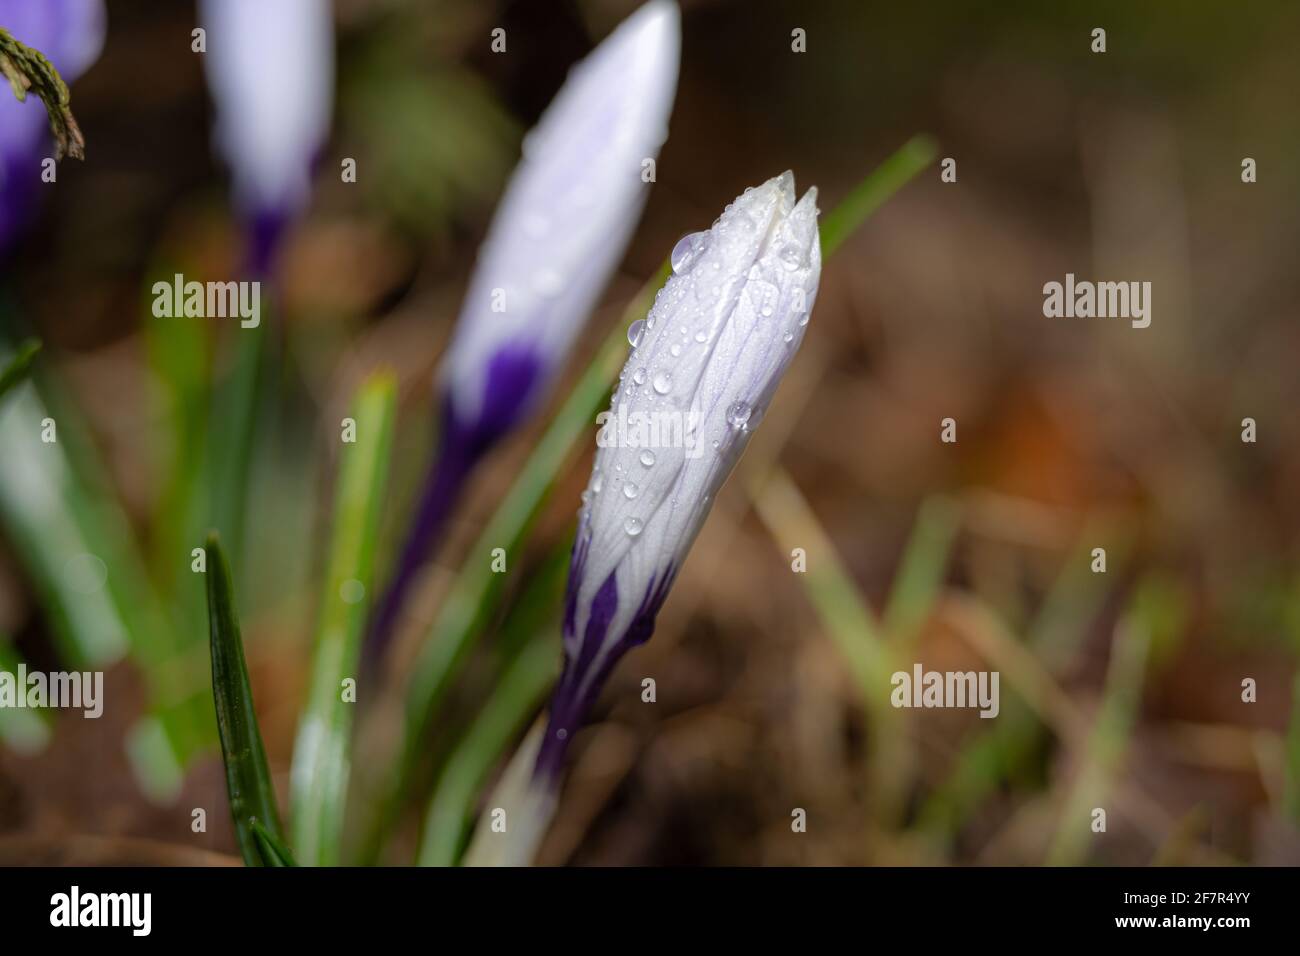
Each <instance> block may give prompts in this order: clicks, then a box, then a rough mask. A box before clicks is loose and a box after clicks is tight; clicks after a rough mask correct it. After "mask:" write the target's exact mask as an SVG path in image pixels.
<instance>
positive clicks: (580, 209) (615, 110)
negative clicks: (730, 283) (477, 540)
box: [369, 0, 680, 655]
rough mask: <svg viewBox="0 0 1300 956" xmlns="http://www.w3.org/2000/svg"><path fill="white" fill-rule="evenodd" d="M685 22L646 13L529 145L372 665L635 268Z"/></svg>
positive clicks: (626, 25)
mask: <svg viewBox="0 0 1300 956" xmlns="http://www.w3.org/2000/svg"><path fill="white" fill-rule="evenodd" d="M679 20H680V18H679V14H678V10H677V6H676V4H675V3H673V2H671V0H652V2H650V3H647V4H645V5H644V6H642V7H641V8H640V9H639V10H637V12H636V13H634V14H633V15H632V16H630V17H629V18H628V19H627V20H625V21H624V22H623V23H622V24H620V25H619V26H618V28H617V29H616V30H614V32H613V33H611V34H610V35H609V37H607V38H606V39H605V40H604V42H602V43H601V44H600V46H598V47H597V48H596V49H595V50H594V51H593V52H592V53H591V54H590V55H589V56H588V57H587V58H586V59H585V60H583V61H582V62H581V63H579V64H578V65H577V66H575V67H574V68H573V70H572V72H571V73H570V74H569V78H568V79H567V81H566V82H565V84H564V86H563V88H562V89H561V90H560V92H559V93H558V94H557V95H556V97H555V99H554V101H552V103H551V105H550V106H549V107H548V108H547V110H546V113H545V115H544V116H543V117H542V118H541V121H540V122H539V123H538V125H537V127H536V128H535V129H534V130H533V131H532V132H531V133H529V134H528V136H527V137H526V138H525V140H524V155H523V159H522V160H521V162H520V164H519V166H518V168H517V169H516V170H515V173H514V176H513V177H512V179H511V181H510V184H509V186H508V188H507V190H506V194H505V197H504V198H503V199H502V200H501V204H500V206H499V207H498V209H497V212H496V215H495V216H494V218H493V221H492V226H491V229H490V230H489V232H488V236H487V239H486V241H485V242H484V245H483V248H482V250H481V252H480V256H479V262H478V266H477V268H476V269H475V272H474V276H473V279H472V280H471V282H470V286H469V290H468V292H467V294H466V297H465V302H464V304H463V306H462V308H461V312H460V317H459V319H458V321H457V323H456V329H455V333H454V335H453V338H452V342H451V345H450V347H449V349H448V351H447V354H446V356H445V358H444V359H443V363H442V368H441V371H440V375H439V385H438V391H439V394H440V396H441V403H442V409H441V413H442V431H441V435H440V438H439V448H438V457H437V459H436V460H435V462H434V464H433V467H432V468H431V470H430V473H429V476H428V478H427V480H426V482H425V486H424V492H423V495H422V498H421V501H420V504H419V508H418V511H417V514H416V517H415V520H414V522H413V524H412V527H411V532H410V534H409V536H408V538H407V542H406V546H405V548H404V550H403V553H402V555H401V558H400V560H399V563H398V565H397V571H396V575H395V577H394V580H393V582H392V584H391V585H390V587H389V590H388V593H387V594H386V595H385V598H384V600H383V601H382V602H381V603H380V605H379V607H378V610H377V613H376V616H375V619H374V626H373V627H372V632H371V633H372V637H371V642H370V648H369V649H370V653H371V654H372V655H374V654H378V653H379V652H380V651H381V650H382V647H383V645H384V644H385V643H386V641H387V639H388V637H389V636H390V635H391V632H392V629H393V625H394V623H395V621H396V617H397V614H398V612H399V611H400V609H401V604H402V600H403V597H404V595H405V591H406V589H407V587H408V585H409V584H410V582H411V580H412V578H413V576H414V574H415V571H416V570H417V569H418V568H419V566H420V565H421V564H422V563H423V561H424V560H425V559H426V558H427V557H428V554H429V552H430V550H431V549H432V547H433V545H434V542H435V541H436V540H437V538H438V536H439V534H440V532H441V529H442V525H443V523H444V521H445V519H446V517H447V514H448V512H449V511H450V509H451V506H452V504H453V502H454V501H455V499H456V497H457V495H458V492H459V490H460V487H461V485H462V484H463V483H464V481H465V478H466V476H467V475H468V473H469V471H470V469H471V468H472V467H473V465H474V464H475V463H476V462H477V461H478V459H479V458H480V457H481V456H482V455H483V453H484V452H485V451H486V450H487V449H488V448H490V447H491V446H492V445H493V444H495V443H496V442H497V441H498V440H499V439H500V438H501V437H502V436H503V435H505V434H506V433H507V432H509V431H510V430H511V429H512V428H514V427H515V426H516V425H518V424H519V423H520V422H521V421H523V420H524V419H525V418H526V417H527V416H528V415H529V414H530V413H531V412H533V411H534V410H535V409H536V407H537V405H538V403H539V402H540V401H541V399H542V398H543V397H544V396H545V395H546V394H547V392H548V390H549V387H550V385H551V384H552V382H553V380H554V378H555V376H556V374H557V373H558V372H559V371H560V369H561V368H563V366H564V363H565V361H566V359H567V358H568V356H569V353H570V351H571V349H572V346H573V343H574V340H575V339H576V338H577V336H578V334H579V333H580V332H581V330H582V328H583V327H584V325H585V324H586V321H587V318H588V316H589V315H590V313H591V310H592V308H593V307H594V305H595V303H596V300H597V298H598V297H599V296H600V294H601V292H602V290H603V289H604V288H605V285H606V284H607V283H608V281H609V278H610V275H611V274H612V273H613V271H614V269H615V268H616V267H617V266H618V263H619V261H620V259H621V258H622V256H623V252H624V249H625V248H626V246H627V243H628V240H629V239H630V238H631V236H632V232H633V230H634V229H635V228H636V224H637V221H638V219H639V218H640V214H641V209H642V207H643V206H644V204H645V201H646V198H647V195H648V193H649V190H648V188H647V187H648V183H647V182H646V180H645V179H643V172H644V170H645V169H646V168H647V167H646V165H645V164H646V163H647V161H653V160H654V159H655V158H656V157H657V155H658V152H659V147H660V146H661V145H662V144H663V141H664V140H665V139H666V138H667V126H668V116H669V114H670V112H671V110H672V102H673V95H674V93H675V92H676V88H677V65H678V53H679V47H680V22H679Z"/></svg>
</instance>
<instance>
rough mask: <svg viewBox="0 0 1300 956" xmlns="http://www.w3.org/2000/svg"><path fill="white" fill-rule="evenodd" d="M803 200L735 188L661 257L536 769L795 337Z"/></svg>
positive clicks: (575, 585) (721, 470) (676, 565)
mask: <svg viewBox="0 0 1300 956" xmlns="http://www.w3.org/2000/svg"><path fill="white" fill-rule="evenodd" d="M816 202H817V191H816V189H810V190H808V192H807V193H806V194H805V195H804V197H803V198H802V199H801V200H799V201H798V202H796V201H795V192H794V177H793V176H792V175H791V174H790V173H788V172H787V173H784V174H782V175H781V176H778V177H776V178H775V179H771V180H768V181H767V182H766V183H764V184H763V185H762V186H759V187H757V188H756V189H749V190H746V191H745V193H744V194H743V195H742V196H740V197H739V198H737V199H736V201H735V202H734V203H732V204H731V205H729V206H728V207H727V208H726V211H725V212H723V214H722V216H721V217H720V218H719V219H718V220H717V221H716V222H715V223H714V224H713V227H712V228H711V229H709V230H708V231H707V232H700V233H695V234H693V235H689V236H687V237H685V238H684V239H682V240H681V242H679V243H678V244H677V247H676V248H675V249H674V250H673V254H672V265H673V273H674V274H673V275H672V277H671V278H670V279H669V280H668V283H667V285H666V286H664V288H663V290H662V291H661V292H660V293H659V297H658V298H657V299H656V301H655V305H654V307H653V308H652V309H651V310H650V314H649V316H648V317H647V318H646V319H645V322H644V325H643V327H642V328H640V329H637V328H634V329H633V332H632V336H631V337H632V338H633V340H634V348H633V351H632V353H631V355H630V356H629V357H628V361H627V365H626V366H625V367H624V369H623V373H622V375H621V376H620V384H619V387H618V389H617V390H616V391H615V394H614V401H613V405H612V407H611V414H610V419H609V421H610V422H626V423H628V427H626V428H621V429H613V434H611V426H610V424H606V427H605V429H604V431H603V437H604V439H605V440H603V441H602V442H601V444H602V447H601V448H600V450H599V451H598V453H597V455H596V464H595V469H594V470H593V472H592V476H591V481H590V483H589V484H588V486H587V490H586V492H584V494H583V508H582V511H581V513H580V518H579V524H578V536H577V540H576V541H575V544H574V551H573V559H572V562H571V566H570V572H569V587H568V595H567V600H566V608H565V620H564V655H565V667H564V673H563V676H562V677H561V679H560V683H559V686H558V687H557V689H556V692H555V697H554V699H553V701H552V707H551V715H550V724H549V726H548V727H547V730H546V735H545V737H544V738H543V741H542V745H541V750H540V755H539V758H538V761H537V774H538V776H539V777H550V778H552V779H555V778H558V774H559V770H560V765H561V761H562V758H563V753H564V750H565V741H566V740H568V739H570V738H571V737H572V735H573V733H574V731H576V730H577V728H578V726H579V725H580V724H581V722H582V720H583V718H584V716H585V714H586V711H587V709H588V708H589V706H590V705H591V703H592V702H593V701H594V699H595V697H596V695H597V693H598V692H599V690H600V687H601V685H602V684H603V682H604V679H605V677H606V676H607V675H608V674H609V672H610V670H611V669H612V668H613V666H614V664H615V663H616V662H617V660H618V659H619V657H621V656H622V655H623V653H624V652H626V651H627V650H628V648H630V647H632V646H634V645H636V644H639V643H641V642H643V641H645V640H646V639H647V638H649V636H650V634H651V632H652V631H653V629H654V619H655V615H656V613H657V612H658V610H659V608H660V606H661V605H662V604H663V601H664V598H665V597H666V596H667V594H668V589H669V587H670V586H671V585H672V582H673V578H674V577H675V576H676V574H677V572H678V571H679V570H680V569H681V566H682V563H683V562H684V561H685V559H686V554H687V552H688V551H689V550H690V548H691V544H692V543H693V542H694V540H695V536H696V535H697V534H698V533H699V530H700V527H701V526H702V525H703V524H704V519H705V518H706V517H707V516H708V513H709V509H710V508H711V507H712V505H713V500H714V497H715V496H716V495H717V492H718V489H719V488H720V487H721V486H722V483H723V482H724V481H726V479H727V476H728V475H729V474H730V473H731V470H732V469H733V468H734V467H735V464H736V461H737V460H738V459H739V458H740V455H741V453H742V452H743V451H744V449H745V446H746V445H747V444H748V442H749V439H750V436H751V435H752V434H753V431H754V428H755V427H756V426H757V424H758V423H759V422H760V421H761V420H762V418H763V415H764V413H765V412H766V410H767V407H768V404H769V403H770V402H771V400H772V395H773V393H774V392H775V391H776V387H777V385H778V383H779V382H780V381H781V377H782V375H784V374H785V370H786V368H787V367H788V366H789V364H790V360H791V359H792V358H793V357H794V353H795V351H796V350H797V349H798V348H799V343H800V342H801V341H802V340H803V335H804V330H805V328H806V326H807V323H808V316H809V313H810V312H811V310H812V306H813V300H814V298H815V297H816V295H817V283H818V279H819V277H820V275H821V247H820V244H819V241H818V232H817V206H816Z"/></svg>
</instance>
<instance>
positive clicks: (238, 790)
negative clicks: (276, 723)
mask: <svg viewBox="0 0 1300 956" xmlns="http://www.w3.org/2000/svg"><path fill="white" fill-rule="evenodd" d="M206 551H207V561H208V565H207V574H206V577H207V590H208V633H209V641H210V644H211V650H212V696H213V700H214V701H215V703H216V711H217V732H218V735H219V736H220V738H221V758H222V760H223V761H224V763H225V766H226V793H227V795H228V796H229V797H230V813H231V816H232V818H233V819H234V823H235V838H236V840H237V841H238V843H239V850H240V852H241V853H242V854H243V857H244V863H245V864H247V865H248V866H264V865H265V864H266V858H265V856H264V854H263V849H262V844H261V842H259V840H258V837H257V832H256V831H257V827H258V825H259V824H260V825H261V826H262V827H264V828H265V829H266V831H267V832H269V833H270V834H271V835H272V836H273V837H274V838H275V839H276V840H279V841H281V842H283V838H282V831H281V828H280V813H279V810H278V808H277V806H276V802H275V789H274V787H272V785H271V773H270V771H269V769H268V768H267V763H266V751H265V749H264V748H263V746H262V734H261V732H260V731H259V730H258V727H257V713H256V711H255V709H254V707H253V691H252V688H251V687H250V686H249V683H248V668H247V666H246V665H245V663H244V643H243V639H242V638H241V637H240V633H239V620H238V618H237V616H236V614H235V602H234V594H233V588H232V586H231V583H230V568H229V566H228V565H227V564H226V556H225V554H224V553H222V550H221V542H220V540H219V539H218V537H217V535H216V533H215V532H213V533H212V534H210V535H209V536H208V542H207V548H206Z"/></svg>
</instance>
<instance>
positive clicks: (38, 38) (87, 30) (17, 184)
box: [0, 0, 105, 253]
mask: <svg viewBox="0 0 1300 956" xmlns="http://www.w3.org/2000/svg"><path fill="white" fill-rule="evenodd" d="M104 26H105V17H104V4H103V2H102V0H41V2H39V3H33V2H32V0H0V27H4V29H6V30H8V31H9V33H10V35H11V36H13V38H14V39H16V40H18V41H19V42H21V43H24V44H26V45H27V46H29V47H32V48H33V49H36V50H39V51H40V52H41V53H43V54H44V55H45V57H46V59H48V60H49V61H50V62H51V63H52V64H54V68H55V69H56V70H58V71H59V75H60V76H61V77H63V81H64V82H65V83H67V84H69V85H70V84H71V83H72V82H73V81H74V80H76V78H77V77H79V76H80V75H81V74H82V73H84V72H85V71H86V70H87V69H88V68H89V67H90V65H91V64H92V63H94V62H95V59H96V58H97V57H98V56H99V51H100V49H101V48H102V47H103V45H104ZM48 140H49V118H48V115H47V114H46V111H45V104H44V103H42V102H41V101H40V99H39V98H38V97H37V96H35V95H31V94H29V95H28V96H27V99H26V100H25V101H24V102H22V103H19V102H18V100H17V99H15V98H14V96H13V94H12V93H11V92H10V91H9V90H8V89H7V88H5V89H0V253H3V252H5V251H6V250H7V249H8V247H9V245H10V244H11V243H12V241H13V239H14V237H15V235H16V234H17V232H18V230H19V228H21V226H22V225H23V223H24V221H25V220H26V218H27V216H28V215H29V214H30V212H31V204H32V199H33V197H34V196H35V195H36V191H37V190H38V189H39V188H40V185H41V162H42V161H43V160H44V159H45V158H47V155H52V154H45V153H43V150H44V149H45V148H46V146H45V144H46V142H47V141H48Z"/></svg>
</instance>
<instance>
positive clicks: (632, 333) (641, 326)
mask: <svg viewBox="0 0 1300 956" xmlns="http://www.w3.org/2000/svg"><path fill="white" fill-rule="evenodd" d="M644 335H645V319H637V320H636V321H635V322H633V323H632V324H631V325H629V326H628V327H627V344H628V345H630V346H632V348H636V347H637V346H638V345H640V344H641V338H642V336H644Z"/></svg>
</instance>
